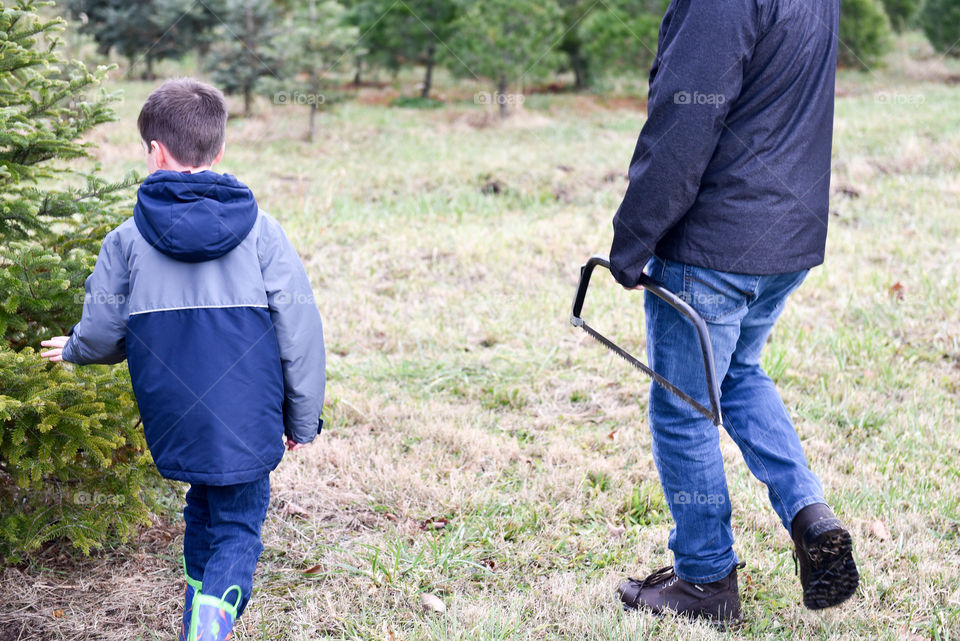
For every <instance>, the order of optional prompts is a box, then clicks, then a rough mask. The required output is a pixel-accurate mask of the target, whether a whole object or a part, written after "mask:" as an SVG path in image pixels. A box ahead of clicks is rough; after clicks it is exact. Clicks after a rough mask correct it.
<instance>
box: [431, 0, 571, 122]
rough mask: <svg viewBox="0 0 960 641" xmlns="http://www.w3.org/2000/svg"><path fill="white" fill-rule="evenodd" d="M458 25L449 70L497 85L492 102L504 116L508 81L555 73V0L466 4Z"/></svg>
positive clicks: (558, 32)
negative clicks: (486, 79)
mask: <svg viewBox="0 0 960 641" xmlns="http://www.w3.org/2000/svg"><path fill="white" fill-rule="evenodd" d="M462 11H463V13H462V15H461V17H460V19H459V20H457V22H456V25H455V27H456V35H455V36H454V38H453V44H452V45H451V48H452V50H453V55H454V56H455V58H453V59H452V60H450V66H451V69H452V70H453V71H454V72H455V73H458V74H460V75H470V76H473V77H480V76H482V77H486V78H489V79H491V80H492V81H493V82H494V83H495V87H496V93H495V94H493V99H494V100H496V102H497V104H498V105H499V107H500V115H501V117H506V115H507V106H508V103H510V102H511V100H510V99H509V97H508V96H507V89H508V87H509V84H510V82H515V83H516V82H523V81H525V80H526V79H528V78H531V77H539V76H543V75H545V74H547V73H549V72H550V71H551V70H553V69H556V67H557V64H556V63H557V62H558V60H559V57H560V55H559V53H558V50H557V47H558V46H559V45H560V42H561V40H562V38H563V30H562V23H561V18H562V12H561V11H560V7H559V6H557V3H556V2H555V0H543V1H539V2H538V1H537V0H466V1H465V2H464V3H463V5H462Z"/></svg>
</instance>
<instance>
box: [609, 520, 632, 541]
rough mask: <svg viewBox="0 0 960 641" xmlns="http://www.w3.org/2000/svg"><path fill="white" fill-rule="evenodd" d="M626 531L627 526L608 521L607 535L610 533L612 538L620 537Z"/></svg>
mask: <svg viewBox="0 0 960 641" xmlns="http://www.w3.org/2000/svg"><path fill="white" fill-rule="evenodd" d="M626 531H627V528H625V527H624V526H622V525H614V524H613V523H611V522H610V521H607V535H609V537H610V538H611V539H619V538H620V537H621V536H623V534H624V532H626Z"/></svg>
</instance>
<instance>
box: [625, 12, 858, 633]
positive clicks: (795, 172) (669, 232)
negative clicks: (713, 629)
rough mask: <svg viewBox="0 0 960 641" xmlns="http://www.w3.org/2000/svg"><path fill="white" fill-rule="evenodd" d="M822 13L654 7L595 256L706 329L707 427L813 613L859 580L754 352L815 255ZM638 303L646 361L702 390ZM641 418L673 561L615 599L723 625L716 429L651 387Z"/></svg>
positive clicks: (823, 226) (725, 601)
mask: <svg viewBox="0 0 960 641" xmlns="http://www.w3.org/2000/svg"><path fill="white" fill-rule="evenodd" d="M839 13H840V3H839V0H673V2H671V4H670V6H669V8H668V9H667V12H666V15H665V16H664V18H663V23H662V24H661V27H660V35H659V46H658V53H657V57H656V60H655V62H654V64H653V67H652V69H651V71H650V100H649V106H648V114H649V117H648V120H647V122H646V124H645V125H644V127H643V130H642V131H641V133H640V138H639V141H638V143H637V147H636V151H635V152H634V155H633V160H632V162H631V166H630V184H629V187H628V188H627V192H626V195H625V196H624V199H623V203H622V204H621V205H620V209H619V211H618V212H617V215H616V217H615V218H614V223H613V226H614V239H613V246H612V248H611V251H610V262H611V265H612V271H613V274H614V277H615V278H616V279H617V281H618V282H619V283H620V284H621V285H623V286H624V287H627V288H636V287H637V284H638V280H639V277H640V274H641V272H642V271H643V270H646V272H647V273H648V274H650V275H651V276H652V277H653V278H655V279H656V280H659V281H661V282H663V283H664V285H666V287H668V288H669V289H672V290H673V291H675V292H678V293H679V294H680V295H681V296H682V297H683V298H684V299H685V300H686V301H687V302H688V303H689V304H690V305H691V306H693V307H694V308H695V309H696V310H697V311H698V312H699V313H700V314H701V315H702V316H703V318H704V319H705V320H706V321H707V323H708V326H709V329H710V335H711V340H712V343H713V350H714V357H715V361H716V367H717V377H718V380H720V381H722V383H721V409H722V413H723V417H724V420H723V423H724V427H725V429H726V430H727V432H728V433H729V434H730V436H731V437H732V438H733V440H734V441H735V442H736V444H737V445H738V446H739V448H740V450H741V452H742V453H743V456H744V459H745V460H746V463H747V465H748V466H749V468H750V470H751V471H752V472H753V474H754V475H756V476H757V478H759V479H760V480H761V481H763V482H764V483H765V484H766V485H767V488H768V491H769V497H770V502H771V504H772V506H773V508H774V510H775V511H776V513H777V515H778V516H779V517H780V519H781V521H782V523H783V525H784V527H785V528H786V529H787V531H788V532H789V533H790V534H791V536H792V538H793V541H794V544H795V548H796V558H797V562H798V566H799V572H800V581H801V584H802V588H803V601H804V603H805V605H806V606H807V607H808V608H813V609H817V608H825V607H830V606H833V605H837V604H839V603H841V602H843V601H844V600H846V599H847V598H849V597H850V596H851V595H852V594H853V593H854V592H855V591H856V588H857V585H858V583H859V576H858V573H857V568H856V565H855V563H854V560H853V555H852V543H851V539H850V535H849V533H848V532H847V531H846V530H845V529H844V527H843V525H842V524H841V523H840V521H838V520H837V519H836V518H835V516H834V514H833V512H832V511H831V510H830V508H829V507H828V506H827V504H826V501H825V500H824V496H823V490H822V488H821V485H820V482H819V480H818V479H817V477H816V476H815V475H814V474H813V473H812V472H811V471H810V469H809V468H808V466H807V462H806V459H805V457H804V454H803V449H802V447H801V445H800V440H799V438H798V437H797V433H796V431H795V430H794V427H793V424H792V422H791V420H790V416H789V414H788V413H787V410H786V409H785V407H784V405H783V403H782V401H781V400H780V397H779V395H778V393H777V390H776V388H775V387H774V384H773V382H772V381H771V380H770V378H769V377H768V376H767V375H766V374H765V373H764V372H763V369H762V368H761V366H760V353H761V350H762V348H763V345H764V344H765V343H766V341H767V338H768V336H769V335H770V331H771V329H772V328H773V325H774V322H775V321H776V319H777V317H778V316H779V314H780V312H781V311H782V310H783V307H784V303H785V301H786V299H787V297H788V295H789V294H790V293H791V292H793V291H794V289H796V288H797V287H798V286H799V285H800V283H801V282H802V281H803V279H804V277H805V276H806V274H807V271H808V270H809V269H810V268H811V267H814V266H816V265H819V264H820V263H822V262H823V256H824V246H825V242H826V232H827V214H828V197H829V187H830V153H831V145H832V131H833V93H834V77H835V69H836V60H837V35H836V34H837V27H838V21H839ZM644 306H645V313H646V322H647V356H648V359H649V361H650V364H651V366H652V367H653V368H654V369H655V370H656V371H658V372H660V373H662V374H663V375H664V376H666V377H667V378H668V379H669V380H671V381H674V382H676V383H678V384H679V386H680V387H681V388H682V389H684V390H686V391H688V392H689V393H694V392H695V391H696V390H705V389H706V385H705V381H704V374H703V365H702V363H701V362H700V361H701V357H700V354H699V350H697V349H696V348H695V346H696V345H697V340H696V334H695V332H694V329H693V327H692V325H690V324H689V323H688V322H687V321H685V319H683V318H682V317H681V316H680V315H679V314H678V313H677V312H675V311H674V310H673V309H672V308H671V307H669V306H668V305H666V304H665V303H663V302H662V301H660V299H658V298H657V297H655V296H653V295H651V294H650V293H647V294H646V296H645V301H644ZM700 395H701V396H703V398H700V399H698V400H701V402H703V403H704V404H706V403H707V399H706V393H705V391H703V392H701V393H700ZM650 426H651V432H652V443H653V456H654V460H655V462H656V465H657V470H658V472H659V475H660V481H661V484H662V486H663V490H664V494H665V496H666V499H667V503H668V504H669V506H670V512H671V514H672V515H673V519H674V523H675V528H674V529H673V531H672V532H671V534H670V549H671V550H672V551H673V553H674V564H673V566H672V567H668V568H664V569H663V570H659V571H657V572H654V573H653V574H651V575H650V576H648V577H647V578H646V579H644V580H642V581H638V580H635V579H630V580H628V581H626V582H625V583H623V584H622V585H621V586H620V588H619V590H618V593H619V596H620V598H621V600H622V601H623V603H624V605H625V606H626V607H628V608H639V609H644V610H647V611H652V612H654V613H658V614H659V613H663V612H666V611H672V612H676V613H679V614H682V615H686V616H690V617H694V618H704V619H708V620H710V621H711V622H714V623H718V624H720V625H729V624H737V623H739V622H740V621H742V614H741V611H740V598H739V594H738V589H737V568H738V567H740V565H739V560H738V558H737V556H736V554H735V552H734V550H733V534H732V531H731V528H730V513H731V508H730V498H729V495H728V493H727V485H726V479H725V476H724V469H723V459H722V457H721V453H720V445H719V431H718V430H717V428H716V427H715V426H713V424H712V423H711V422H710V421H709V420H707V419H705V418H703V417H702V416H700V415H699V414H698V413H697V412H695V411H694V410H692V409H691V408H689V407H688V406H686V405H685V404H684V403H683V402H682V401H680V400H679V399H677V398H675V397H673V396H672V395H671V394H670V393H669V392H668V391H667V390H665V389H664V388H663V387H661V386H659V385H657V384H653V386H652V387H651V392H650Z"/></svg>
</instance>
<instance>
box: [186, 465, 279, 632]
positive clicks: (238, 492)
mask: <svg viewBox="0 0 960 641" xmlns="http://www.w3.org/2000/svg"><path fill="white" fill-rule="evenodd" d="M269 503H270V477H269V476H264V477H263V478H262V479H260V480H258V481H252V482H250V483H241V484H239V485H224V486H216V485H197V484H194V485H191V486H190V489H189V490H187V505H186V507H185V508H183V519H184V521H185V522H186V531H185V532H184V535H183V556H184V559H185V560H186V565H187V574H189V575H190V577H191V578H193V579H196V580H198V581H202V582H203V590H202V592H203V594H207V595H210V596H213V597H218V598H219V597H221V596H222V595H223V593H224V592H226V591H227V588H229V587H230V586H231V585H239V586H240V590H241V600H240V605H239V607H238V608H237V617H238V618H239V616H240V614H242V613H243V609H244V608H245V607H246V606H247V601H249V600H250V592H251V591H252V590H253V573H254V570H256V569H257V561H259V560H260V554H261V553H262V552H263V544H262V543H261V542H260V528H261V527H262V526H263V521H264V519H265V518H266V515H267V505H269Z"/></svg>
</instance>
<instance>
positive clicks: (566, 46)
mask: <svg viewBox="0 0 960 641" xmlns="http://www.w3.org/2000/svg"><path fill="white" fill-rule="evenodd" d="M559 4H560V8H561V9H562V10H563V40H562V41H561V42H560V51H562V52H563V53H564V54H566V56H567V65H568V66H569V68H570V70H572V71H573V83H574V86H575V87H576V88H577V89H586V88H587V87H589V86H590V84H591V82H592V80H593V69H592V68H591V66H590V61H589V60H588V58H587V53H586V50H585V45H586V43H585V42H584V38H583V30H582V28H581V24H582V23H583V21H584V20H585V19H586V18H587V16H589V15H590V13H592V12H593V11H594V10H595V9H598V10H603V6H602V5H600V4H598V3H597V2H595V1H591V0H559Z"/></svg>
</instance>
